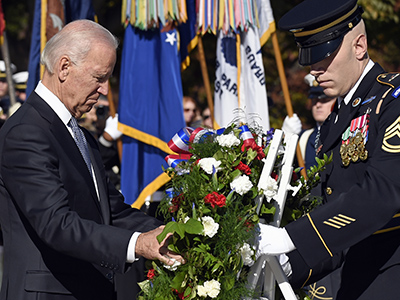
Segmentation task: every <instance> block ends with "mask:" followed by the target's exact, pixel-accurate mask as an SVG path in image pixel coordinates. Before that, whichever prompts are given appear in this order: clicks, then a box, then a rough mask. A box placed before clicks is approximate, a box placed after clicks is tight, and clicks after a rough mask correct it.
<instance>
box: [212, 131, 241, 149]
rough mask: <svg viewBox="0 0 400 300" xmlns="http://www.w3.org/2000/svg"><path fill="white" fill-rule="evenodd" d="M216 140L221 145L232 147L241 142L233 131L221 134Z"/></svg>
mask: <svg viewBox="0 0 400 300" xmlns="http://www.w3.org/2000/svg"><path fill="white" fill-rule="evenodd" d="M216 140H217V142H218V144H219V145H220V146H221V147H232V146H238V145H239V144H240V140H239V139H238V138H237V137H236V136H235V135H234V134H233V132H231V133H229V134H222V135H219V136H217V138H216Z"/></svg>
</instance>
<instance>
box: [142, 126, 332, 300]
mask: <svg viewBox="0 0 400 300" xmlns="http://www.w3.org/2000/svg"><path fill="white" fill-rule="evenodd" d="M250 130H251V133H252V136H253V139H252V138H250V139H249V140H247V141H243V140H241V138H240V137H241V130H240V129H239V127H237V125H235V124H233V125H232V126H230V127H228V128H227V129H226V130H225V131H224V133H223V134H220V135H217V134H216V133H215V132H211V131H210V132H209V135H204V137H205V138H202V136H201V135H200V137H198V136H196V137H195V140H196V138H197V140H198V141H200V142H195V143H193V144H190V145H189V151H190V153H191V156H190V158H189V159H188V160H187V161H185V162H181V163H180V164H179V165H178V166H176V167H175V169H174V168H168V169H167V170H165V172H166V173H167V174H168V175H169V176H170V177H171V181H170V182H169V183H168V188H169V189H168V190H169V192H168V193H167V194H166V196H165V199H164V200H163V201H162V202H161V203H160V205H159V211H160V212H161V213H162V214H163V216H164V218H165V220H167V224H166V226H165V228H164V231H163V232H162V234H160V235H159V236H158V240H159V241H162V240H164V238H165V237H166V236H167V235H168V234H172V237H171V239H170V243H169V246H168V247H169V249H170V250H172V251H174V252H176V253H179V254H181V255H182V256H183V257H184V258H185V260H186V263H185V264H184V265H177V266H175V267H173V268H171V267H166V266H164V265H163V264H162V263H160V262H153V268H154V270H155V272H156V276H154V277H153V278H149V279H148V280H146V281H144V282H143V283H141V287H142V296H141V299H142V300H149V299H161V297H164V299H183V298H184V299H199V298H204V297H206V298H207V297H211V296H210V295H209V294H206V295H203V294H202V293H203V290H207V289H206V288H205V287H206V285H207V286H208V284H210V283H211V282H212V283H213V284H214V285H215V289H216V290H217V292H216V294H214V295H213V298H214V296H215V299H217V300H218V299H220V300H226V299H243V298H244V297H250V296H256V295H255V292H254V291H250V290H248V289H247V288H246V283H247V275H248V274H247V272H248V266H247V265H248V264H251V263H253V262H254V259H255V249H254V248H253V246H251V245H253V244H254V241H255V238H256V235H257V231H256V226H257V224H258V222H259V216H261V217H262V218H263V219H264V221H267V222H269V221H272V220H273V217H274V214H275V211H276V208H275V206H274V200H270V201H267V200H265V201H263V203H262V207H261V212H260V214H259V215H257V213H256V209H257V206H256V201H254V200H255V199H259V198H260V197H262V198H264V192H265V191H263V189H262V188H259V187H258V183H259V180H260V176H261V173H262V170H263V167H264V162H263V161H262V159H263V158H265V156H266V155H268V153H269V141H270V140H271V139H272V131H270V132H268V133H267V134H266V135H264V134H261V135H259V133H256V130H253V129H252V128H250ZM198 134H200V133H198ZM255 140H261V141H263V143H262V145H261V146H259V145H257V144H256V143H255ZM280 149H281V150H280V151H279V155H278V156H277V158H276V161H275V166H274V170H273V174H274V175H273V176H275V178H271V179H270V180H272V183H273V186H275V185H276V184H277V182H279V181H280V178H281V175H282V174H281V167H282V163H283V158H284V151H285V145H284V144H283V143H282V144H281V146H280ZM331 160H332V157H330V158H328V157H327V156H326V155H325V157H324V159H323V160H319V159H317V166H316V167H313V168H312V169H310V170H309V171H308V174H307V175H308V180H307V181H305V180H304V178H300V179H299V180H294V181H293V182H292V183H291V185H293V186H294V187H295V186H300V185H301V188H300V190H299V191H298V192H297V194H296V195H288V201H287V204H286V208H285V214H284V220H283V221H282V222H283V223H288V222H291V221H293V220H295V219H297V218H299V217H301V216H302V215H304V214H305V213H307V212H309V211H310V210H311V209H312V208H314V207H315V206H316V205H317V204H318V202H317V201H316V200H315V199H313V198H312V197H311V196H310V195H309V194H310V191H311V189H312V188H313V187H315V186H316V184H317V183H318V181H319V175H318V174H319V172H321V171H323V170H324V168H325V166H326V164H327V163H329V162H330V161H331ZM238 179H243V180H244V181H243V182H242V183H241V184H238V181H237V180H238ZM262 186H263V188H267V189H268V188H269V186H268V184H267V185H265V184H264V185H262ZM275 195H276V194H275ZM271 197H272V199H273V197H274V195H272V196H271ZM208 287H209V286H208ZM214 292H215V291H214ZM207 295H208V296H207Z"/></svg>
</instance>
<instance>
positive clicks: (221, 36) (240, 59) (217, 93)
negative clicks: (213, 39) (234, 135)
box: [214, 27, 269, 131]
mask: <svg viewBox="0 0 400 300" xmlns="http://www.w3.org/2000/svg"><path fill="white" fill-rule="evenodd" d="M238 40H239V41H240V47H238V46H237V43H238ZM237 52H239V53H237ZM238 66H239V69H238ZM238 74H239V75H238ZM238 77H240V80H239V84H238ZM214 102H215V103H214V119H215V122H216V124H214V127H216V128H219V127H226V126H228V125H229V124H230V123H231V122H233V121H234V120H235V119H237V118H238V117H239V116H238V113H237V112H238V109H239V108H240V110H241V111H243V112H244V113H245V116H246V120H243V121H246V122H252V121H255V122H257V124H258V125H261V126H262V127H263V129H264V130H265V131H266V130H268V129H269V113H268V99H267V90H266V86H265V74H264V66H263V62H262V54H261V46H260V40H259V36H258V31H257V28H253V27H250V28H249V30H248V31H247V32H242V33H240V38H239V39H238V38H237V37H236V35H235V34H233V33H224V32H222V31H220V32H219V33H218V40H217V61H216V80H215V90H214Z"/></svg>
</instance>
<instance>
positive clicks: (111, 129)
mask: <svg viewBox="0 0 400 300" xmlns="http://www.w3.org/2000/svg"><path fill="white" fill-rule="evenodd" d="M104 131H105V132H107V133H108V134H109V135H110V136H111V137H112V139H113V140H114V141H115V140H118V139H119V138H120V137H121V136H122V132H121V131H119V130H118V114H115V117H114V118H113V117H112V116H109V117H108V118H107V120H106V127H105V128H104Z"/></svg>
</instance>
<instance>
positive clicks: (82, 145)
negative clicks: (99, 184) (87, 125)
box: [68, 117, 93, 176]
mask: <svg viewBox="0 0 400 300" xmlns="http://www.w3.org/2000/svg"><path fill="white" fill-rule="evenodd" d="M68 126H69V127H71V129H72V132H73V134H74V140H75V143H76V145H77V146H78V148H79V151H80V152H81V154H82V156H83V159H84V160H85V163H86V166H87V167H88V169H89V172H90V175H92V176H93V174H92V164H91V161H90V155H89V149H88V146H87V141H86V138H85V135H84V134H83V132H82V130H81V129H80V128H79V126H78V122H77V121H76V119H75V118H74V117H72V118H71V119H70V120H69V122H68Z"/></svg>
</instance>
